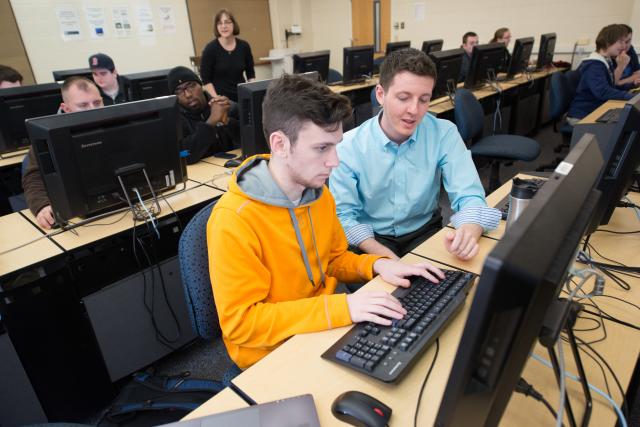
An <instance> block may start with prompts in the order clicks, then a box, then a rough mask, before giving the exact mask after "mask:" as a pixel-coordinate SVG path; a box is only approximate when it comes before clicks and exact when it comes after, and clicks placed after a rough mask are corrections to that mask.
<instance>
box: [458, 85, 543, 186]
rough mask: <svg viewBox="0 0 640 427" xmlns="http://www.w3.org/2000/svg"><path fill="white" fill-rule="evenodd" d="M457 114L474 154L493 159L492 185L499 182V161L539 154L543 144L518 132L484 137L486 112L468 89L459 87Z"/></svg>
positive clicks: (534, 156) (531, 158)
mask: <svg viewBox="0 0 640 427" xmlns="http://www.w3.org/2000/svg"><path fill="white" fill-rule="evenodd" d="M455 99H456V104H455V107H454V116H455V120H456V126H457V127H458V132H460V136H461V137H462V140H463V141H464V142H465V144H467V146H469V150H470V151H471V154H472V155H473V156H477V157H486V158H489V159H491V174H490V176H489V189H488V191H487V192H491V191H493V190H495V189H496V188H498V187H499V185H500V162H511V161H514V160H523V161H526V162H530V161H532V160H535V159H536V158H537V157H538V156H539V155H540V144H538V143H537V142H536V141H535V140H533V139H531V138H527V137H524V136H519V135H490V136H486V137H482V131H483V128H484V112H483V110H482V106H481V105H480V102H479V101H478V100H477V99H476V97H475V96H473V94H472V93H471V92H470V91H469V90H467V89H462V88H460V89H457V90H456V98H455Z"/></svg>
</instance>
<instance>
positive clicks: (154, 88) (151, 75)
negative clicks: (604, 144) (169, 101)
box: [124, 69, 173, 101]
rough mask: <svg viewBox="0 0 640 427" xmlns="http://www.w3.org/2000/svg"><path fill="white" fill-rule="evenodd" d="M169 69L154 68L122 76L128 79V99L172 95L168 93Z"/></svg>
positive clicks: (136, 99)
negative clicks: (154, 69)
mask: <svg viewBox="0 0 640 427" xmlns="http://www.w3.org/2000/svg"><path fill="white" fill-rule="evenodd" d="M169 71H171V70H169V69H167V70H156V71H147V72H144V73H134V74H127V75H125V76H124V77H126V78H127V80H128V82H127V84H128V86H129V87H128V88H127V90H128V91H129V99H131V100H132V101H139V100H141V99H151V98H157V97H158V96H168V95H173V94H172V93H169V84H168V82H167V75H168V74H169Z"/></svg>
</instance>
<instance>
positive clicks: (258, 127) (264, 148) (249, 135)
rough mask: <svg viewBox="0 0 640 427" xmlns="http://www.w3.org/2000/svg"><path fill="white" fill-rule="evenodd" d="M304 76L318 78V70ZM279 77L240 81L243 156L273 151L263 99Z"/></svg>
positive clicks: (239, 105)
mask: <svg viewBox="0 0 640 427" xmlns="http://www.w3.org/2000/svg"><path fill="white" fill-rule="evenodd" d="M302 75H303V76H305V77H307V78H309V79H311V80H316V81H317V80H318V78H319V76H320V75H319V74H318V72H317V71H312V72H309V73H302ZM276 80H278V79H270V80H260V81H257V82H249V83H240V84H239V85H238V109H239V113H240V146H241V148H242V157H244V158H247V157H251V156H254V155H256V154H267V153H269V152H271V149H270V148H269V144H268V143H267V140H266V139H265V135H264V130H263V129H262V101H264V97H265V95H266V94H267V89H268V87H269V85H270V84H271V83H272V82H274V81H276Z"/></svg>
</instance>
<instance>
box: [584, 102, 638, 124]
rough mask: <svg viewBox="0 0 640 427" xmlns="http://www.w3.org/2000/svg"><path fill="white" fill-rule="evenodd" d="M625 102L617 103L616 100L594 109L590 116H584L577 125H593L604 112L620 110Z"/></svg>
mask: <svg viewBox="0 0 640 427" xmlns="http://www.w3.org/2000/svg"><path fill="white" fill-rule="evenodd" d="M626 102H627V101H618V100H610V101H607V102H605V103H604V104H602V105H601V106H599V107H598V108H596V109H595V110H593V111H592V112H591V114H589V115H587V116H585V117H584V118H583V119H582V120H580V121H579V122H578V124H580V125H583V124H591V123H595V122H596V119H597V118H598V117H600V116H601V115H603V114H604V113H605V112H606V111H608V110H610V109H612V108H622V107H624V104H625V103H626Z"/></svg>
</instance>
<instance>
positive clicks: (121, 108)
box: [27, 96, 187, 224]
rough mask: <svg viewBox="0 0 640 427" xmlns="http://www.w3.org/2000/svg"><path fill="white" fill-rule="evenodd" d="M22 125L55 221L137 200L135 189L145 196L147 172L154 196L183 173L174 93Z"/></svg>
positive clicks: (181, 180)
mask: <svg viewBox="0 0 640 427" xmlns="http://www.w3.org/2000/svg"><path fill="white" fill-rule="evenodd" d="M27 131H28V132H29V138H30V139H31V145H32V147H33V150H34V152H35V156H36V158H37V160H38V166H39V167H40V173H41V174H42V177H43V180H44V183H45V186H46V188H47V193H48V195H49V199H50V200H51V206H52V208H53V212H54V215H55V217H56V222H57V223H58V224H64V223H65V222H67V221H68V220H69V219H71V218H74V217H89V216H93V215H97V214H99V213H102V212H108V211H111V210H114V209H117V208H120V207H124V206H127V201H126V200H127V198H129V199H130V200H132V201H134V202H137V197H138V195H137V194H136V193H135V191H134V190H133V189H134V188H136V189H137V190H138V193H140V195H141V196H142V197H143V198H148V197H149V196H150V194H151V190H150V189H149V185H148V184H147V180H146V179H145V176H144V172H146V175H147V176H148V178H149V181H150V183H151V187H152V189H153V192H155V193H156V194H157V193H159V192H162V191H165V190H168V189H170V188H173V187H175V186H176V185H177V184H179V183H184V182H186V179H187V170H186V162H185V160H184V158H182V157H181V147H180V140H181V138H182V127H181V126H180V121H179V110H178V104H177V100H176V97H175V96H170V97H164V98H155V99H150V100H146V101H138V102H130V103H126V104H117V105H113V106H109V107H105V108H99V109H95V110H88V111H80V112H77V113H68V114H59V115H55V116H47V117H39V118H36V119H30V120H27ZM143 170H144V172H143ZM119 177H120V178H121V179H122V183H123V185H124V187H125V188H126V189H127V191H126V193H125V191H123V189H122V186H121V183H120V180H119Z"/></svg>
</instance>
